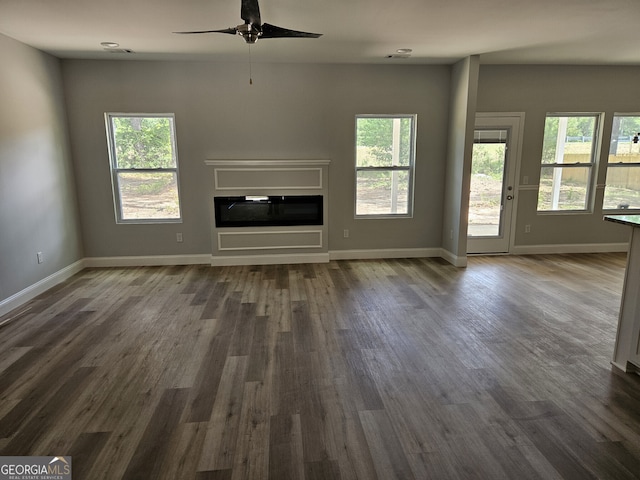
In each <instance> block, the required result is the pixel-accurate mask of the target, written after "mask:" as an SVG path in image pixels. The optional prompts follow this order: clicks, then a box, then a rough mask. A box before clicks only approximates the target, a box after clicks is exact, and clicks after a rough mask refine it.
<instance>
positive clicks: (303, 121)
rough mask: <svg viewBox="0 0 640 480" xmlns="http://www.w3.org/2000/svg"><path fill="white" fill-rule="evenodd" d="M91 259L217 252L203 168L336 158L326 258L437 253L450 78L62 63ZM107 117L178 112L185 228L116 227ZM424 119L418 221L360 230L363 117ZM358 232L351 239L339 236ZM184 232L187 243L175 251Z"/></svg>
mask: <svg viewBox="0 0 640 480" xmlns="http://www.w3.org/2000/svg"><path fill="white" fill-rule="evenodd" d="M63 73H64V79H65V88H66V96H67V106H68V116H69V123H70V130H71V139H72V150H73V156H74V162H75V171H76V177H77V180H78V192H79V193H78V194H79V203H80V213H81V219H82V227H83V237H84V245H85V254H86V256H87V257H109V256H127V255H163V254H164V255H186V254H203V253H211V239H210V225H211V218H210V215H211V209H210V203H211V202H212V199H211V197H210V195H211V182H212V178H213V177H212V169H211V167H207V166H205V165H204V161H205V160H206V159H229V158H232V159H238V158H247V159H257V158H269V159H271V158H301V159H330V160H331V166H330V169H329V170H330V178H329V197H330V198H329V200H330V205H329V217H330V221H329V249H330V250H334V251H335V250H350V249H385V248H389V249H393V248H439V247H440V243H441V238H442V230H441V222H442V209H443V203H442V202H443V198H444V197H443V181H444V165H445V156H446V141H447V125H448V108H449V81H450V68H449V67H447V66H403V65H397V64H395V65H393V66H386V65H384V66H349V65H265V64H255V65H253V82H254V83H253V85H249V79H248V66H247V65H246V64H242V63H240V64H216V63H198V62H138V61H80V60H66V61H64V62H63ZM105 112H145V113H146V112H174V113H175V115H176V128H177V140H178V155H179V164H180V182H181V193H182V202H183V203H182V211H183V216H184V222H183V223H182V224H178V225H176V224H169V225H116V223H115V220H114V212H113V201H112V195H111V184H110V177H109V160H108V155H107V149H106V139H105V127H104V113H105ZM367 113H370V114H375V113H380V114H384V113H387V114H388V113H417V114H418V123H417V125H418V134H417V139H418V140H417V150H416V151H417V159H416V164H417V166H416V188H415V209H414V217H413V218H412V219H391V220H372V219H366V220H354V184H355V177H354V150H355V147H354V135H355V115H356V114H367ZM345 229H348V230H349V231H350V235H349V238H346V239H345V238H343V230H345ZM176 232H182V233H183V236H184V243H181V244H178V243H176V235H175V234H176Z"/></svg>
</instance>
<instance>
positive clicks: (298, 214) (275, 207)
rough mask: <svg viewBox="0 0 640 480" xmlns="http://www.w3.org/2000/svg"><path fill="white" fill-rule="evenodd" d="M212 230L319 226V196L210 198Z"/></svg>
mask: <svg viewBox="0 0 640 480" xmlns="http://www.w3.org/2000/svg"><path fill="white" fill-rule="evenodd" d="M213 202H214V210H215V217H216V227H219V228H220V227H223V228H224V227H261V226H265V227H267V226H292V225H322V221H323V214H322V213H323V212H322V195H273V196H257V195H246V196H235V197H214V199H213Z"/></svg>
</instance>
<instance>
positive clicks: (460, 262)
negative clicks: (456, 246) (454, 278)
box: [440, 248, 467, 268]
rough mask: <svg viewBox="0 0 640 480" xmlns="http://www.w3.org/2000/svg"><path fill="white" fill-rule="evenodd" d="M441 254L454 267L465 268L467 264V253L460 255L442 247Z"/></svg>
mask: <svg viewBox="0 0 640 480" xmlns="http://www.w3.org/2000/svg"><path fill="white" fill-rule="evenodd" d="M440 256H441V257H442V258H443V259H444V260H446V261H447V262H449V263H450V264H451V265H453V266H454V267H460V268H465V267H466V266H467V256H466V255H465V256H464V257H459V256H457V255H454V254H453V253H451V252H450V251H449V250H445V249H444V248H442V249H440Z"/></svg>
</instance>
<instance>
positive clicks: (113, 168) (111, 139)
mask: <svg viewBox="0 0 640 480" xmlns="http://www.w3.org/2000/svg"><path fill="white" fill-rule="evenodd" d="M104 116H105V125H106V130H107V146H108V152H109V169H110V172H111V190H112V194H113V204H114V211H115V217H116V223H117V224H162V223H182V221H183V220H182V197H181V195H180V168H179V163H178V148H177V132H176V119H175V114H174V113H125V112H106V113H105V114H104ZM118 117H140V118H168V119H170V122H169V124H170V128H171V129H172V132H171V136H170V138H171V148H172V152H173V158H174V160H175V167H172V168H121V167H118V164H117V162H118V159H117V155H116V151H115V132H114V128H113V122H112V120H113V119H114V118H118ZM120 173H172V174H174V175H175V178H176V189H177V196H178V216H177V217H175V218H168V217H165V218H123V213H122V197H121V195H120V185H119V174H120Z"/></svg>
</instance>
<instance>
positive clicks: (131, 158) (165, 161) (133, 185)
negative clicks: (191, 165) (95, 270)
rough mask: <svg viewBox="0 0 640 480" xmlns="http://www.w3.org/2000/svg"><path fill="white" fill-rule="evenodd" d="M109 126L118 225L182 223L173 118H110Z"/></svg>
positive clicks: (110, 116) (143, 115) (121, 116)
mask: <svg viewBox="0 0 640 480" xmlns="http://www.w3.org/2000/svg"><path fill="white" fill-rule="evenodd" d="M106 123H107V137H108V140H109V157H110V160H111V176H112V184H113V197H114V202H115V209H116V220H117V222H119V223H145V222H179V221H180V220H181V214H180V199H179V194H178V160H177V154H176V138H175V122H174V117H173V115H171V114H168V115H146V114H136V115H130V114H106Z"/></svg>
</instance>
